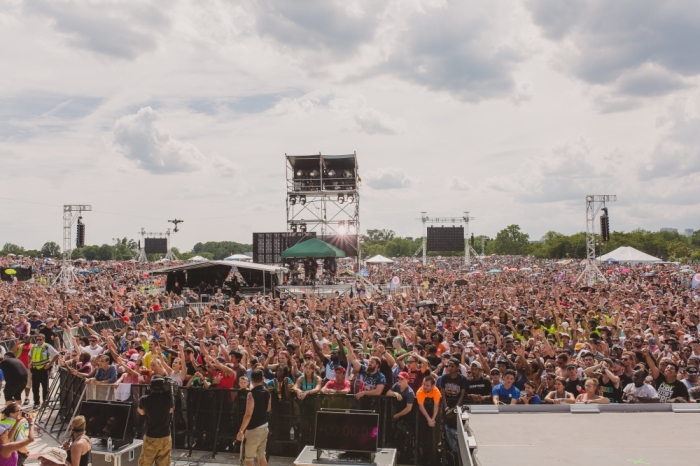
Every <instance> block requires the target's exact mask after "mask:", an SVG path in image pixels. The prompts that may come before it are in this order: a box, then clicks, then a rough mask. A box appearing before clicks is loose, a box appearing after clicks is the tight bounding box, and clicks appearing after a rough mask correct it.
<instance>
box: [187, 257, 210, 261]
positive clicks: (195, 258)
mask: <svg viewBox="0 0 700 466" xmlns="http://www.w3.org/2000/svg"><path fill="white" fill-rule="evenodd" d="M187 260H188V261H193V262H199V261H205V260H208V259H207V258H206V257H202V256H194V257H190V258H189V259H187Z"/></svg>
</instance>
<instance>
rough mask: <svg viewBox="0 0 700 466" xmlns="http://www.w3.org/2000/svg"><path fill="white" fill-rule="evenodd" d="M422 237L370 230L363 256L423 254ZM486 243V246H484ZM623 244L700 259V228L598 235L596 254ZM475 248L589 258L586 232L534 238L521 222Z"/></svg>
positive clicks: (657, 253)
mask: <svg viewBox="0 0 700 466" xmlns="http://www.w3.org/2000/svg"><path fill="white" fill-rule="evenodd" d="M422 244H423V240H422V238H411V237H405V238H402V237H399V236H396V234H395V232H394V231H393V230H367V234H366V235H360V251H361V252H362V257H365V258H367V257H371V256H375V255H377V254H381V255H383V256H386V257H409V256H413V255H417V256H421V255H422V254H421V253H420V252H419V249H420V247H421V245H422ZM482 244H483V249H482ZM620 246H631V247H633V248H635V249H638V250H640V251H642V252H645V253H647V254H651V255H652V256H655V257H659V258H661V259H665V260H673V261H693V262H696V261H700V231H695V233H693V235H692V236H690V237H688V236H685V235H682V234H679V233H677V232H671V231H658V232H652V231H648V230H642V229H637V230H633V231H630V232H624V231H614V232H611V233H610V241H609V242H607V243H605V244H601V243H600V237H599V236H597V235H596V254H598V255H600V254H606V253H608V252H610V251H613V250H615V249H617V248H618V247H620ZM472 247H473V248H474V250H475V251H476V252H477V253H478V254H481V253H482V251H483V253H484V254H486V255H491V254H497V255H521V256H525V255H532V256H535V257H539V258H543V259H566V258H571V259H584V258H585V257H586V233H585V232H580V233H574V234H572V235H565V234H563V233H558V232H556V231H549V232H547V233H546V234H545V235H544V236H542V238H540V239H539V240H532V239H531V238H530V235H529V234H527V233H525V232H523V231H522V230H521V229H520V226H518V225H509V226H507V227H505V228H504V229H502V230H501V231H499V232H498V233H497V234H496V236H495V237H494V238H490V237H488V236H484V235H480V236H475V237H474V243H473V245H472ZM463 254H464V252H463V251H457V252H439V251H430V252H429V253H428V255H429V256H437V255H442V256H459V255H463Z"/></svg>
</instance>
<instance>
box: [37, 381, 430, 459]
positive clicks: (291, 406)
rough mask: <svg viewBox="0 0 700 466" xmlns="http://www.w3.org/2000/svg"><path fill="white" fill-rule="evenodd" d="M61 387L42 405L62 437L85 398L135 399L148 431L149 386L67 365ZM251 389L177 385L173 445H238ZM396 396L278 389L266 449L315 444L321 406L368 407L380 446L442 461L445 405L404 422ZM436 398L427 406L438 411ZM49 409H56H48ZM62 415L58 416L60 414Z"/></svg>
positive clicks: (291, 452)
mask: <svg viewBox="0 0 700 466" xmlns="http://www.w3.org/2000/svg"><path fill="white" fill-rule="evenodd" d="M57 380H58V382H57V384H58V385H59V389H58V391H59V393H58V396H57V397H56V399H57V400H58V402H57V404H56V406H50V407H49V408H48V409H46V408H44V407H42V411H41V415H40V416H39V417H38V419H37V422H39V425H41V426H42V427H43V428H45V429H47V431H49V432H52V434H53V435H55V436H57V437H58V436H60V434H62V433H64V432H65V429H66V428H67V422H69V421H70V418H71V417H72V415H73V412H76V413H77V412H79V406H78V405H79V403H80V401H81V400H109V401H115V400H116V401H126V402H130V403H131V404H132V407H133V413H132V419H134V433H135V437H136V438H140V437H142V436H143V433H144V421H145V419H144V417H143V416H141V415H139V414H138V411H137V407H138V403H139V399H140V398H141V396H143V395H145V394H146V393H147V386H146V385H140V384H139V385H137V384H120V385H118V386H110V385H98V386H95V385H90V384H87V385H86V384H85V383H84V379H82V378H80V377H77V376H74V375H72V374H70V372H68V371H66V370H64V369H61V373H60V374H59V377H57ZM248 393H249V391H248V390H224V389H212V388H208V389H207V388H187V387H176V388H175V389H174V392H173V398H174V401H175V409H174V412H173V420H172V435H173V448H177V449H183V450H189V453H190V454H192V451H194V450H199V451H202V450H203V451H209V452H212V457H213V456H215V455H216V453H217V452H220V451H229V452H233V451H238V448H239V447H238V445H236V444H235V443H234V441H235V438H236V434H237V433H238V430H239V428H240V425H241V422H242V420H243V416H244V414H245V408H246V397H247V395H248ZM396 403H397V401H396V399H395V398H394V397H386V396H382V397H376V396H375V397H369V396H368V397H362V398H360V399H359V400H358V399H357V398H355V396H353V395H321V394H318V395H309V396H306V397H305V398H304V399H303V400H299V399H297V398H296V396H289V397H287V396H283V395H280V394H277V393H274V392H273V393H271V405H272V406H271V412H270V415H269V420H268V422H269V428H270V436H269V437H268V444H267V445H268V447H267V453H268V454H269V455H273V456H287V457H294V456H296V455H297V454H298V453H299V452H300V451H301V450H302V449H303V447H304V446H305V445H312V444H313V443H314V433H315V431H316V413H317V412H318V411H319V410H321V409H353V410H367V411H373V412H376V413H378V414H379V427H378V431H377V441H378V446H379V448H396V449H397V451H398V453H399V457H400V458H401V460H402V462H403V463H404V464H410V463H414V464H418V463H420V464H442V463H441V461H440V460H439V459H440V450H441V441H440V439H441V433H442V409H441V410H439V411H440V415H439V416H438V419H437V421H438V422H437V423H436V425H435V426H434V427H430V426H428V424H427V421H426V420H425V418H424V417H423V415H422V414H420V412H419V410H418V408H417V405H416V404H414V412H412V413H410V414H408V415H407V416H404V417H403V418H401V419H400V420H399V421H395V420H394V419H393V416H394V414H396V413H397V412H398V410H397V406H396ZM431 403H432V400H430V399H428V400H426V405H425V408H426V410H427V412H428V413H431V414H432V412H433V406H432V405H431ZM48 410H50V412H49V413H45V412H46V411H48ZM57 419H59V420H57Z"/></svg>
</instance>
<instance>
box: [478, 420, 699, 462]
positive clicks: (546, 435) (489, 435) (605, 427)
mask: <svg viewBox="0 0 700 466" xmlns="http://www.w3.org/2000/svg"><path fill="white" fill-rule="evenodd" d="M698 425H700V414H698V413H684V414H679V413H674V412H645V413H638V412H637V413H635V412H626V413H625V412H622V413H621V412H601V413H599V414H571V413H500V414H475V413H472V414H471V415H470V416H469V426H470V427H471V429H472V431H473V432H474V437H475V439H476V443H477V450H476V458H477V459H478V462H479V464H480V465H481V466H496V465H503V464H518V465H520V466H535V465H536V466H545V465H550V464H559V463H561V464H567V465H571V466H590V465H596V466H613V465H615V466H621V465H632V464H642V465H659V466H661V465H666V464H672V463H673V464H693V463H694V462H695V461H697V458H698V457H699V455H700V445H698V443H697V432H698Z"/></svg>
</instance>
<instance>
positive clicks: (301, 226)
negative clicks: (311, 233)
mask: <svg viewBox="0 0 700 466" xmlns="http://www.w3.org/2000/svg"><path fill="white" fill-rule="evenodd" d="M299 231H300V232H302V233H306V223H302V224H301V225H299Z"/></svg>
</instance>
